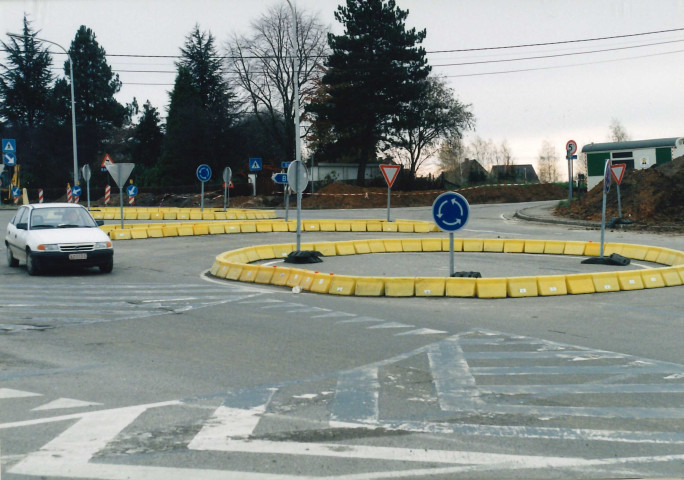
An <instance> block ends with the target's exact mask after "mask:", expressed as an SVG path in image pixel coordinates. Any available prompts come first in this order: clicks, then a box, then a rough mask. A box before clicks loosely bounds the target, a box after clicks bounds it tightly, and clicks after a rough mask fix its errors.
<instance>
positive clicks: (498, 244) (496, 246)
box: [482, 239, 504, 253]
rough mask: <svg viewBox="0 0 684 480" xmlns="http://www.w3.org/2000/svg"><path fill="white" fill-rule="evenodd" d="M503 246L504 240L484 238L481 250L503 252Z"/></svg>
mask: <svg viewBox="0 0 684 480" xmlns="http://www.w3.org/2000/svg"><path fill="white" fill-rule="evenodd" d="M503 248H504V241H503V240H499V239H496V240H491V239H488V240H484V242H483V244H482V251H483V252H494V253H500V252H503Z"/></svg>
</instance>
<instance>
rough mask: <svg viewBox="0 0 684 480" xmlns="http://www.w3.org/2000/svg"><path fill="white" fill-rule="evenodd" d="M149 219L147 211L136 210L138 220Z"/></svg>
mask: <svg viewBox="0 0 684 480" xmlns="http://www.w3.org/2000/svg"><path fill="white" fill-rule="evenodd" d="M149 219H150V213H149V212H138V220H149Z"/></svg>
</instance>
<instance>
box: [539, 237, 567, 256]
mask: <svg viewBox="0 0 684 480" xmlns="http://www.w3.org/2000/svg"><path fill="white" fill-rule="evenodd" d="M564 251H565V242H562V241H559V240H547V241H546V243H545V244H544V253H545V254H546V255H563V252H564Z"/></svg>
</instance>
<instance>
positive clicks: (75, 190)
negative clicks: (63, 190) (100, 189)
mask: <svg viewBox="0 0 684 480" xmlns="http://www.w3.org/2000/svg"><path fill="white" fill-rule="evenodd" d="M82 193H83V189H82V188H81V187H79V186H78V185H74V186H73V188H72V189H71V194H72V195H73V196H74V197H80V196H81V194H82Z"/></svg>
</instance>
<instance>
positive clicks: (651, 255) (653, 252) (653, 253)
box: [644, 247, 661, 263]
mask: <svg viewBox="0 0 684 480" xmlns="http://www.w3.org/2000/svg"><path fill="white" fill-rule="evenodd" d="M660 250H661V249H660V248H656V247H652V248H649V249H648V251H647V252H646V256H645V257H644V260H645V261H647V262H653V263H657V260H658V256H659V255H660Z"/></svg>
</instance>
